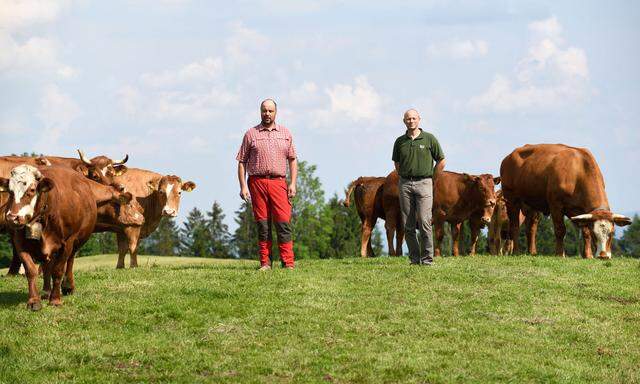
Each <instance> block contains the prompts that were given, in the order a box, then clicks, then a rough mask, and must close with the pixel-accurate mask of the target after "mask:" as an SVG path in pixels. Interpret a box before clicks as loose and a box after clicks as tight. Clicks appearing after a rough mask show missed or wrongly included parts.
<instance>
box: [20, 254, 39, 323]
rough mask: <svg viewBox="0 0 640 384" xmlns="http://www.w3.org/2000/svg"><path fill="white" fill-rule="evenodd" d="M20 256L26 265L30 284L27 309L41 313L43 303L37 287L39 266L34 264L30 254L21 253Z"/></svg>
mask: <svg viewBox="0 0 640 384" xmlns="http://www.w3.org/2000/svg"><path fill="white" fill-rule="evenodd" d="M19 256H20V260H22V263H23V264H24V274H25V275H26V276H27V282H28V284H29V300H28V301H27V308H29V309H30V310H32V311H39V310H40V309H42V302H41V301H40V295H39V294H38V287H37V286H36V283H37V278H38V266H37V265H36V264H35V263H34V262H33V259H32V258H31V255H30V254H29V253H28V252H19Z"/></svg>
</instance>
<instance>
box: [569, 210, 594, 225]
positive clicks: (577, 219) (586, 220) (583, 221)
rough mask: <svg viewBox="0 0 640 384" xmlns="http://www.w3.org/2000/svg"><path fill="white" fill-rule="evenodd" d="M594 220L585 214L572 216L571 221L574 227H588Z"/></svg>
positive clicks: (588, 214)
mask: <svg viewBox="0 0 640 384" xmlns="http://www.w3.org/2000/svg"><path fill="white" fill-rule="evenodd" d="M594 220H595V219H594V218H593V215H592V214H591V213H585V214H584V215H578V216H573V217H572V218H571V221H573V222H574V223H575V224H576V225H582V226H584V225H589V224H591V223H592V222H593V221H594Z"/></svg>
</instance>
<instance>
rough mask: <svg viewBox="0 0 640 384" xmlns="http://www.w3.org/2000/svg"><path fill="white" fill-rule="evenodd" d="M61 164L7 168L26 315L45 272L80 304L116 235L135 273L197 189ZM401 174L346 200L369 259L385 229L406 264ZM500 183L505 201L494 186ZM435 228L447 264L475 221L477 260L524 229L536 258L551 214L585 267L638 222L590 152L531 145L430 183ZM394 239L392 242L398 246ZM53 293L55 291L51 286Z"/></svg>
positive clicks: (104, 166)
mask: <svg viewBox="0 0 640 384" xmlns="http://www.w3.org/2000/svg"><path fill="white" fill-rule="evenodd" d="M78 154H79V158H77V159H76V158H64V157H54V156H39V157H19V156H4V157H0V231H1V232H5V233H8V234H9V235H10V238H11V243H12V246H13V252H14V254H13V260H12V262H11V265H10V268H9V274H10V275H11V274H17V273H18V269H19V267H20V265H21V264H23V265H24V268H25V275H26V276H27V280H28V285H29V299H28V302H27V306H28V308H30V309H32V310H39V309H40V308H41V307H42V304H41V300H40V295H39V293H38V289H37V287H36V279H37V276H38V266H37V265H36V263H35V262H36V261H37V262H40V263H41V265H42V271H43V275H44V287H43V290H44V291H45V294H46V295H48V298H49V302H50V304H52V305H60V304H61V303H62V301H61V294H70V293H73V291H74V289H75V284H74V280H73V261H74V256H75V254H76V252H77V251H78V250H79V249H80V247H82V245H83V244H84V243H86V242H87V240H88V239H89V237H90V236H91V234H92V233H95V232H114V233H115V234H116V237H117V242H118V253H119V256H118V263H117V268H124V258H125V255H126V254H127V252H128V253H130V254H131V266H132V267H135V266H137V248H138V243H139V241H140V240H141V239H143V238H145V237H146V236H148V235H149V234H151V233H152V232H153V231H154V230H155V229H156V228H157V227H158V224H159V223H160V219H161V218H162V216H176V215H177V213H178V207H179V204H180V195H181V193H182V191H186V192H189V191H192V190H193V189H194V188H195V184H194V183H193V182H191V181H187V182H182V180H181V179H180V178H179V177H178V176H174V175H161V174H159V173H156V172H152V171H147V170H143V169H136V168H127V167H126V166H125V165H124V164H125V163H126V162H127V160H128V156H125V158H124V159H122V160H120V161H113V160H111V159H109V158H107V157H105V156H97V157H94V158H92V159H87V158H86V157H85V155H84V154H83V153H82V152H81V151H78ZM398 181H399V180H398V174H397V173H396V172H392V173H390V174H389V175H388V176H387V177H360V178H358V179H357V180H355V181H353V182H352V183H351V184H350V185H349V188H348V190H347V198H346V200H345V204H346V205H348V204H349V201H350V195H351V194H354V196H355V203H356V207H357V211H358V214H359V215H360V219H361V221H362V238H361V250H360V253H361V256H363V257H366V256H372V255H373V251H372V248H371V232H372V230H373V228H374V226H375V223H376V220H377V219H378V218H382V219H384V220H385V228H386V231H387V240H388V244H389V255H401V254H402V241H403V234H404V232H403V225H402V220H401V214H400V206H399V198H398V197H399V189H398ZM500 183H501V184H502V189H501V190H500V191H497V192H496V191H495V186H496V185H498V184H500ZM433 193H434V203H433V225H434V232H435V254H436V256H438V255H440V254H441V244H442V238H443V235H444V231H443V228H444V223H445V222H448V223H449V224H450V225H451V228H452V239H453V249H452V253H453V255H455V256H457V255H458V254H459V249H458V244H459V236H460V229H461V225H462V223H463V222H464V221H465V220H469V224H470V228H471V239H472V242H471V249H470V254H474V253H475V252H476V245H477V241H478V235H479V231H480V229H481V228H482V227H483V226H486V225H489V245H490V250H491V253H493V254H502V253H517V252H518V251H519V250H518V242H517V241H513V239H517V238H518V234H519V229H520V226H521V225H522V224H523V223H524V224H525V225H526V228H527V241H528V252H529V253H530V254H536V248H535V235H536V227H537V223H538V221H539V219H540V216H541V214H544V215H549V214H550V215H551V218H552V220H553V224H554V230H555V237H556V254H558V255H564V245H563V242H564V236H565V233H566V228H565V223H564V216H568V217H570V218H571V220H572V221H573V222H574V223H575V224H576V225H578V226H580V228H581V230H582V235H583V242H584V243H583V247H582V248H583V256H584V257H586V258H591V257H593V254H592V248H591V243H592V239H593V238H594V237H595V242H596V246H597V251H596V254H597V256H598V257H601V258H610V257H611V241H612V238H613V233H614V225H620V226H624V225H629V224H630V223H631V219H629V218H628V217H625V216H622V215H618V214H614V213H612V212H611V210H610V207H609V201H608V199H607V194H606V192H605V186H604V179H603V177H602V174H601V172H600V168H599V167H598V164H597V163H596V161H595V159H594V157H593V155H592V154H591V152H589V151H588V150H586V149H583V148H574V147H569V146H566V145H562V144H539V145H525V146H523V147H520V148H516V149H515V150H514V151H513V152H511V153H510V154H509V155H508V156H507V157H505V158H504V160H503V161H502V164H501V166H500V177H493V176H492V175H490V174H483V175H468V174H465V173H463V174H460V173H455V172H448V171H445V172H443V173H441V174H440V175H437V177H436V178H435V180H434V188H433ZM394 236H395V238H396V242H395V244H394V242H393V240H394ZM52 282H53V285H52Z"/></svg>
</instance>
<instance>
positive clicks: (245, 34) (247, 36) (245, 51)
mask: <svg viewBox="0 0 640 384" xmlns="http://www.w3.org/2000/svg"><path fill="white" fill-rule="evenodd" d="M230 29H231V31H232V33H231V36H230V37H228V38H227V39H226V41H225V47H226V52H227V56H228V58H229V60H230V61H231V62H234V63H237V64H246V63H248V62H250V61H251V60H252V58H255V57H256V56H257V55H258V54H259V53H261V52H266V51H267V50H268V49H269V46H270V44H271V41H270V40H269V38H268V37H266V36H264V35H262V34H260V33H259V32H258V31H255V30H253V29H250V28H247V27H246V26H245V25H244V24H243V23H240V22H236V23H232V24H231V25H230Z"/></svg>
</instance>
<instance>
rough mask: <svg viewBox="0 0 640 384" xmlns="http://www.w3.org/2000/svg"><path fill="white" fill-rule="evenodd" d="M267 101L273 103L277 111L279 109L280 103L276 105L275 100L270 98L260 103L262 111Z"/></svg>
mask: <svg viewBox="0 0 640 384" xmlns="http://www.w3.org/2000/svg"><path fill="white" fill-rule="evenodd" d="M267 101H270V102H272V103H273V106H274V107H276V110H277V109H278V103H276V101H275V100H273V99H271V98H269V99H264V100H262V102H261V103H260V109H262V106H263V105H264V103H266V102H267Z"/></svg>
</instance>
